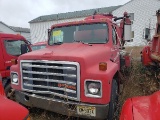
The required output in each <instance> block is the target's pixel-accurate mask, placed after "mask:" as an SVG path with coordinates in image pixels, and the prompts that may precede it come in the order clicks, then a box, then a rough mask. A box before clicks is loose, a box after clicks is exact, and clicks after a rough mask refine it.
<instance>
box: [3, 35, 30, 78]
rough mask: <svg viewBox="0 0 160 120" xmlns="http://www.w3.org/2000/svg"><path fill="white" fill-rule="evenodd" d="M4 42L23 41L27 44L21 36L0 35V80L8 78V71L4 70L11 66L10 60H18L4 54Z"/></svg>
mask: <svg viewBox="0 0 160 120" xmlns="http://www.w3.org/2000/svg"><path fill="white" fill-rule="evenodd" d="M4 40H23V41H25V42H26V43H27V41H26V40H25V38H24V37H23V36H20V35H13V34H4V33H0V48H1V49H0V74H1V75H2V78H6V77H9V76H10V70H7V69H6V68H7V67H10V66H11V65H12V63H11V59H17V58H18V57H17V56H13V55H10V54H8V53H7V52H6V48H5V46H4ZM29 48H30V47H29ZM30 50H31V49H30Z"/></svg>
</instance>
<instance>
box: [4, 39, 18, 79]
mask: <svg viewBox="0 0 160 120" xmlns="http://www.w3.org/2000/svg"><path fill="white" fill-rule="evenodd" d="M7 41H13V38H2V53H3V58H4V66H5V74H6V77H9V76H10V67H11V65H12V63H11V59H17V58H18V56H15V55H13V54H12V53H14V49H11V46H9V47H10V50H8V46H7Z"/></svg>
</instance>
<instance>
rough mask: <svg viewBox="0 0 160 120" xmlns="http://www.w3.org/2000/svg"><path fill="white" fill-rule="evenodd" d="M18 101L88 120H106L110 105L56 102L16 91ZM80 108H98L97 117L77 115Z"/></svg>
mask: <svg viewBox="0 0 160 120" xmlns="http://www.w3.org/2000/svg"><path fill="white" fill-rule="evenodd" d="M15 94H16V100H17V101H18V102H20V103H22V104H24V105H26V106H29V107H37V108H41V109H45V110H49V111H52V112H56V113H59V114H63V115H68V116H74V117H81V118H88V119H105V118H107V116H108V110H109V105H108V104H107V105H95V104H86V103H80V102H71V101H68V102H65V101H62V100H55V99H50V98H45V97H41V96H37V95H35V94H29V93H25V92H21V91H16V93H15ZM77 105H78V106H87V107H95V108H96V116H86V115H80V114H78V113H77Z"/></svg>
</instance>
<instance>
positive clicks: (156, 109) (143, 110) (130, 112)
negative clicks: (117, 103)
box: [120, 91, 160, 120]
mask: <svg viewBox="0 0 160 120" xmlns="http://www.w3.org/2000/svg"><path fill="white" fill-rule="evenodd" d="M159 113H160V91H158V92H155V93H154V94H152V95H150V96H141V97H133V98H130V99H127V101H126V102H125V104H124V105H123V107H122V111H121V116H120V120H159V118H160V114H159Z"/></svg>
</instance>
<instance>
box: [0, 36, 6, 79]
mask: <svg viewBox="0 0 160 120" xmlns="http://www.w3.org/2000/svg"><path fill="white" fill-rule="evenodd" d="M2 42H3V41H2V40H1V37H0V74H1V76H2V77H5V60H4V55H3V48H2Z"/></svg>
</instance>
